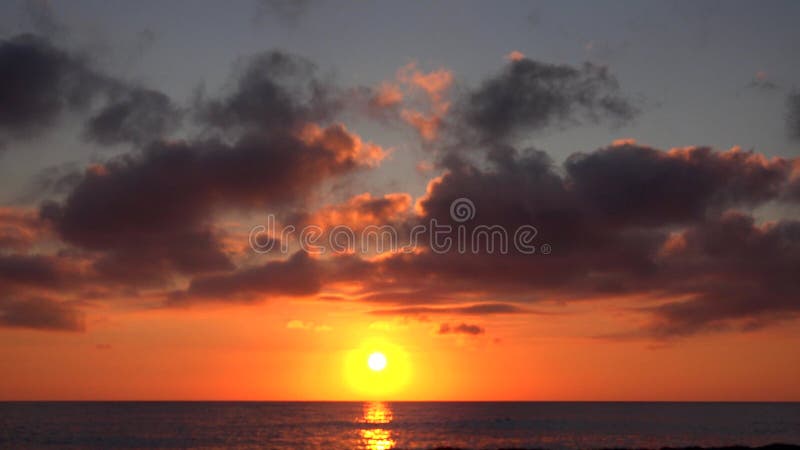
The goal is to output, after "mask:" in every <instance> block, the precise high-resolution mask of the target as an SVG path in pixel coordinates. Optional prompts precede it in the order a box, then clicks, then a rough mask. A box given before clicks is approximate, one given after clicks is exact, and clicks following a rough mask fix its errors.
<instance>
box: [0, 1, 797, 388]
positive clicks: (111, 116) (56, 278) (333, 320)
mask: <svg viewBox="0 0 800 450" xmlns="http://www.w3.org/2000/svg"><path fill="white" fill-rule="evenodd" d="M798 18H800V3H798V2H795V1H786V2H779V1H763V2H739V1H726V2H717V1H700V2H695V1H669V2H667V1H661V2H639V1H614V2H603V3H602V4H600V3H596V2H588V1H585V2H584V1H578V2H570V1H568V2H561V1H559V2H556V1H552V2H510V1H509V2H501V3H500V4H494V3H491V2H475V3H473V2H462V1H436V2H388V1H379V2H361V1H352V2H338V1H333V0H301V1H297V2H289V1H282V0H264V1H256V0H254V1H236V2H232V3H223V2H217V1H169V2H155V1H145V2H118V1H107V0H103V1H100V0H98V1H75V2H52V3H50V2H47V1H44V0H39V1H7V2H3V3H2V4H0V400H29V399H87V400H93V399H98V400H103V399H132V400H144V399H154V400H159V399H178V400H180V399H191V400H196V399H210V400H216V399H220V400H222V399H231V400H362V399H379V400H770V401H772V400H787V401H788V400H791V401H800V383H798V382H797V380H798V379H800V352H798V348H800V327H799V326H798V325H800V317H799V316H798V313H800V90H798V89H800V84H798V83H800V58H798V53H797V45H798V42H800V28H799V27H798V26H797V22H798V21H797V19H798ZM456 204H459V205H460V206H464V207H465V208H467V209H466V212H467V216H466V217H463V216H458V214H460V213H461V212H463V211H462V210H459V209H457V208H456V206H455V205H456ZM270 221H272V223H271V224H272V225H274V228H269V229H268V228H267V227H266V226H267V224H268V223H269V222H270ZM434 221H435V223H437V224H442V225H444V226H450V227H451V228H452V229H453V230H455V229H461V230H463V231H464V233H466V235H468V236H469V235H471V234H472V233H473V232H474V230H475V229H476V228H477V227H480V226H497V227H499V228H498V229H502V230H505V232H507V233H508V235H509V236H510V237H512V238H513V236H514V233H515V231H516V230H519V229H521V228H525V227H532V228H535V230H536V234H535V237H534V239H533V240H532V245H534V246H535V248H536V250H535V251H533V252H524V251H520V249H519V248H511V249H510V251H509V252H506V254H501V253H500V252H492V251H489V249H488V248H486V247H483V248H479V249H477V250H476V251H474V252H472V251H466V252H460V251H458V250H457V249H456V248H450V249H448V250H447V251H437V250H436V249H437V244H436V243H435V242H433V241H434V238H433V237H432V235H430V234H422V235H420V236H419V237H418V239H416V240H415V241H414V242H410V241H409V239H407V238H402V237H401V241H402V242H401V243H402V244H404V245H405V248H403V249H398V248H394V249H383V250H382V251H381V249H377V248H375V247H370V248H365V249H362V248H361V247H360V245H358V246H356V247H357V248H354V249H348V250H347V251H335V250H334V249H331V248H326V249H325V251H312V250H310V249H309V247H308V245H305V244H307V243H304V242H302V239H301V238H300V236H299V230H300V229H302V228H303V227H308V226H312V227H318V228H319V230H320V231H321V232H322V233H323V236H325V237H328V236H329V233H331V232H332V230H333V229H334V228H335V227H337V226H346V227H347V228H348V229H349V230H352V231H353V232H354V234H356V235H361V234H362V233H363V232H364V231H365V230H368V229H370V227H383V226H386V227H391V229H393V230H395V231H396V232H397V233H398V235H399V236H410V233H411V230H413V229H414V228H415V227H418V226H425V225H429V224H431V223H433V222H434ZM258 227H262V228H258ZM286 227H294V229H295V230H297V232H295V233H294V234H284V235H282V234H281V230H286ZM256 230H259V231H258V232H256ZM264 230H266V231H264ZM452 237H453V238H454V239H455V238H457V235H456V234H455V231H454V234H453V236H452ZM254 239H255V241H254ZM407 241H408V242H407ZM254 242H255V244H256V245H255V247H256V248H253V247H254ZM259 245H263V246H265V247H266V246H271V248H270V249H269V251H265V248H261V247H259ZM323 247H324V246H323ZM512 247H513V246H512ZM283 250H285V251H283ZM362 250H363V251H362ZM376 353H379V354H380V355H381V358H383V357H385V360H386V366H385V368H384V367H382V365H381V364H378V366H375V364H372V365H373V367H372V368H370V364H368V361H369V358H370V355H374V354H376ZM373 362H374V360H373Z"/></svg>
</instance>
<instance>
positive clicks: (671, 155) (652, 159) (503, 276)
mask: <svg viewBox="0 0 800 450" xmlns="http://www.w3.org/2000/svg"><path fill="white" fill-rule="evenodd" d="M488 162H489V166H488V167H479V166H476V165H473V164H470V163H467V162H464V161H463V160H460V161H450V162H449V165H448V168H449V172H447V173H446V174H444V175H443V176H441V177H440V178H438V179H437V180H435V181H434V182H432V183H431V185H430V186H429V188H428V193H427V195H426V196H425V197H424V198H423V199H421V201H420V203H419V206H420V208H421V210H422V213H423V215H422V217H421V218H420V219H419V220H420V221H422V222H425V223H427V222H428V221H429V220H430V219H433V218H435V219H437V220H438V221H439V222H440V223H443V224H451V225H458V224H457V223H455V222H453V221H452V220H451V219H450V204H451V202H452V201H453V200H454V199H456V198H461V197H466V198H469V199H470V200H472V201H473V203H474V204H475V206H476V213H475V217H474V219H473V220H471V221H469V222H466V223H464V224H463V225H464V226H465V229H466V231H467V233H471V232H472V230H474V227H475V225H478V224H483V225H494V224H497V225H501V226H503V227H505V228H506V229H507V230H512V231H513V230H515V229H516V228H517V227H519V226H521V225H525V224H531V225H534V226H535V227H537V229H538V231H539V235H538V236H537V238H536V243H537V244H538V245H541V244H542V243H548V244H550V245H552V248H553V251H552V254H551V255H546V256H545V255H541V254H539V255H520V254H517V253H515V252H514V251H513V248H512V249H511V250H512V251H511V252H510V253H509V254H508V255H502V254H487V253H486V252H480V253H478V254H471V253H469V252H467V253H465V254H461V253H458V252H456V251H455V249H453V250H451V251H450V252H447V253H445V254H435V253H432V252H429V251H428V252H424V251H423V252H421V253H418V254H398V255H393V256H391V257H389V258H385V259H383V260H381V261H379V262H377V263H375V265H376V266H377V267H376V268H375V271H376V272H378V273H381V274H387V275H384V278H385V279H388V280H389V281H384V280H381V279H378V280H375V281H372V282H370V283H368V287H366V288H365V289H367V290H369V291H373V293H371V294H370V297H369V298H380V297H381V296H382V294H381V293H382V292H389V293H391V292H392V291H393V290H397V289H398V288H399V287H401V286H414V290H415V291H417V292H421V293H423V295H420V296H418V297H417V299H416V300H417V303H418V302H420V301H425V300H427V299H432V301H433V302H436V301H437V299H450V300H452V299H453V298H458V296H459V295H460V293H469V294H471V295H475V294H476V293H482V294H483V295H484V296H485V297H497V296H502V297H504V298H510V299H514V300H515V302H537V301H543V300H550V301H552V300H574V299H582V300H587V299H591V298H595V297H597V298H607V297H609V296H615V297H624V296H630V295H638V296H645V297H650V298H653V299H664V298H682V299H686V298H689V299H691V300H689V301H688V302H687V303H675V304H674V305H670V306H664V307H662V308H656V309H652V310H648V311H649V312H651V313H652V314H653V319H654V322H653V324H652V327H650V328H648V329H647V333H653V334H655V335H658V336H667V335H676V334H689V333H695V332H700V331H704V330H708V329H713V328H715V327H717V326H719V325H720V324H723V323H727V324H729V325H731V326H734V325H741V323H744V322H746V323H748V324H750V323H753V321H754V320H757V321H758V322H759V323H768V322H769V321H771V320H775V318H776V317H789V316H791V314H794V313H796V312H798V311H800V303H797V302H796V301H794V300H792V299H796V298H798V295H800V286H799V285H798V284H797V283H796V282H795V281H794V278H793V277H792V276H791V268H792V267H796V262H795V260H796V258H798V257H800V234H798V233H797V225H796V224H795V223H794V222H793V221H786V220H778V221H776V222H775V223H774V224H767V225H755V224H754V219H753V218H752V217H751V216H750V215H748V214H747V213H744V212H740V213H736V214H733V215H731V213H727V212H726V211H727V210H729V209H730V208H739V209H741V210H744V211H747V210H751V209H753V208H755V207H758V206H760V205H764V204H766V203H768V202H772V201H782V200H783V199H784V198H785V196H786V193H787V190H789V189H791V186H792V182H791V180H792V167H793V166H794V165H795V164H796V161H794V160H785V159H780V158H774V159H769V160H768V159H766V158H764V157H762V156H761V155H759V154H756V153H754V152H745V151H741V150H738V149H733V150H730V151H726V152H718V151H713V150H710V149H707V148H685V149H675V150H671V151H660V150H656V149H653V148H649V147H645V146H641V145H636V144H633V143H631V142H626V143H619V144H616V145H614V146H611V147H607V148H602V149H599V150H597V151H595V152H591V153H587V154H581V155H574V156H573V157H571V158H569V159H568V160H567V162H566V163H565V166H564V169H563V170H559V169H558V168H556V167H554V166H553V164H552V163H551V162H550V160H549V159H548V158H547V157H546V155H545V154H543V153H541V152H537V151H533V150H531V151H527V152H521V153H518V152H515V151H513V150H512V149H509V148H505V149H501V150H496V151H493V152H492V153H491V154H490V155H489V160H488ZM737 223H738V224H739V225H738V227H737V226H734V225H735V224H737ZM426 244H427V242H425V243H423V245H426ZM734 249H735V250H734ZM388 274H391V275H390V276H388ZM764 286H772V287H771V288H770V290H768V291H765V290H764V288H763V287H764ZM773 290H774V292H773ZM413 297H414V296H413V295H410V296H408V297H407V298H405V299H403V298H402V297H397V296H395V297H392V298H393V299H394V300H396V301H399V302H400V301H404V302H413V301H414V298H413ZM699 307H701V310H700V309H696V308H699ZM429 308H432V309H429ZM435 311H437V308H435V307H430V306H426V307H416V306H413V307H407V308H396V309H395V310H394V312H406V313H421V314H424V313H433V312H435ZM683 311H686V313H685V314H683V313H682V312H683ZM383 312H384V311H383V310H381V313H383ZM453 312H454V313H455V312H456V311H453ZM700 312H702V313H700ZM461 313H463V311H461ZM688 319H691V320H693V321H694V322H689V321H688Z"/></svg>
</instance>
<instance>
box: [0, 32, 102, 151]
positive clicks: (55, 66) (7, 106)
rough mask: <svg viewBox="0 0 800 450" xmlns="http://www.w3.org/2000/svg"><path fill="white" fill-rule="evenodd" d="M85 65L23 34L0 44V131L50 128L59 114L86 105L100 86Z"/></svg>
mask: <svg viewBox="0 0 800 450" xmlns="http://www.w3.org/2000/svg"><path fill="white" fill-rule="evenodd" d="M102 84H103V80H102V78H101V77H99V76H97V75H96V74H94V73H93V72H92V71H91V70H90V69H89V68H88V67H87V65H86V63H85V61H83V60H81V59H80V58H78V57H76V56H73V55H71V54H69V53H67V52H64V51H61V50H59V49H57V48H55V47H53V46H52V45H51V44H50V43H49V42H48V41H47V40H46V39H43V38H40V37H37V36H34V35H30V34H23V35H19V36H16V37H13V38H10V39H5V40H2V41H0V101H1V102H2V103H3V108H2V110H0V131H6V132H8V133H10V134H12V135H24V134H28V133H30V132H33V131H36V130H38V129H41V128H43V127H46V126H48V125H51V124H52V123H53V122H54V121H55V119H56V118H57V117H58V115H59V114H60V113H61V112H62V111H64V110H79V109H85V108H87V107H88V105H89V102H90V100H91V98H92V96H93V95H94V94H96V93H97V90H98V89H99V88H100V87H101V86H102Z"/></svg>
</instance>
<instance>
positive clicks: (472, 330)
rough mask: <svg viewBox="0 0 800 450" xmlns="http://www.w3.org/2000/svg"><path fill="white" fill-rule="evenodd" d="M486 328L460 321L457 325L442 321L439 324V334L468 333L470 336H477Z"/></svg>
mask: <svg viewBox="0 0 800 450" xmlns="http://www.w3.org/2000/svg"><path fill="white" fill-rule="evenodd" d="M485 331H486V330H484V329H483V328H482V327H479V326H478V325H471V324H466V323H460V324H458V325H450V324H447V323H443V324H441V325H439V331H438V333H439V334H469V335H472V336H477V335H479V334H483V333H484V332H485Z"/></svg>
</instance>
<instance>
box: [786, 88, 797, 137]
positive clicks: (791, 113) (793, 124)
mask: <svg viewBox="0 0 800 450" xmlns="http://www.w3.org/2000/svg"><path fill="white" fill-rule="evenodd" d="M786 129H787V131H788V132H789V137H791V138H792V139H800V91H794V92H792V93H791V94H789V96H788V97H786Z"/></svg>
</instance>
